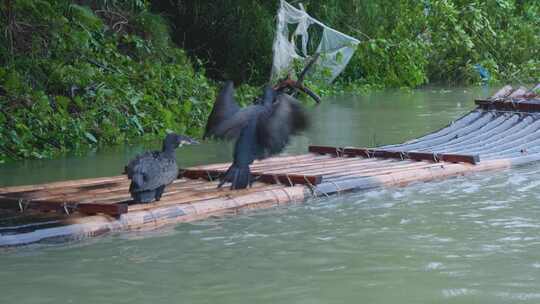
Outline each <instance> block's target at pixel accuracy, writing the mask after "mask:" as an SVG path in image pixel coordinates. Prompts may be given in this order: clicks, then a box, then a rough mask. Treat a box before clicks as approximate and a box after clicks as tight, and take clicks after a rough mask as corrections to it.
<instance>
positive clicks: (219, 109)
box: [204, 81, 308, 189]
mask: <svg viewBox="0 0 540 304" xmlns="http://www.w3.org/2000/svg"><path fill="white" fill-rule="evenodd" d="M307 125H308V119H307V116H306V114H305V112H304V110H303V107H302V105H301V104H300V103H299V102H298V101H296V99H294V98H292V97H291V96H289V95H287V94H282V93H280V92H278V91H276V90H274V89H272V88H271V87H269V86H267V87H265V89H264V94H263V96H262V99H261V100H257V101H256V103H255V104H253V105H250V106H248V107H245V108H240V107H239V106H238V104H237V102H236V101H235V99H234V87H233V83H232V82H231V81H228V82H227V83H226V84H225V86H224V87H223V89H222V90H221V92H220V94H219V96H218V97H217V99H216V102H215V104H214V108H213V110H212V113H211V114H210V117H209V118H208V122H207V125H206V132H205V134H204V137H208V136H215V137H217V138H225V139H234V138H237V140H236V144H235V147H234V154H233V157H234V161H233V164H232V165H231V167H229V169H228V170H227V172H226V173H225V175H224V176H223V177H222V178H221V183H220V184H219V187H221V186H222V185H223V184H224V183H227V182H230V183H231V189H243V188H246V187H247V186H248V185H251V183H252V182H253V179H252V177H251V175H250V171H249V165H250V164H251V163H253V161H254V160H255V159H262V158H265V157H268V156H270V155H273V154H277V153H280V152H281V151H282V150H283V149H284V148H285V146H286V145H287V144H288V142H289V137H290V135H291V134H295V133H297V132H299V131H302V130H304V129H305V128H306V127H307Z"/></svg>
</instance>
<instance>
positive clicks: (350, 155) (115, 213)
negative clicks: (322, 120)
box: [0, 84, 540, 247]
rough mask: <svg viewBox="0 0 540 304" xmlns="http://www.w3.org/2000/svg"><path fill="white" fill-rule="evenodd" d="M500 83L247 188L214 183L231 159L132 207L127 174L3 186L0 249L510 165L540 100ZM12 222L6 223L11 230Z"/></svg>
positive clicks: (533, 139) (536, 132) (271, 163)
mask: <svg viewBox="0 0 540 304" xmlns="http://www.w3.org/2000/svg"><path fill="white" fill-rule="evenodd" d="M538 90H540V84H539V85H537V86H535V87H534V88H532V89H530V90H529V89H526V88H523V87H520V88H517V89H514V88H512V87H510V86H506V87H504V88H503V89H501V90H500V91H498V92H497V93H496V94H495V95H493V96H492V97H491V98H489V99H485V100H476V104H477V106H478V107H477V108H476V109H475V110H473V111H471V112H469V113H467V114H466V115H464V116H463V117H461V118H460V119H458V120H456V121H455V122H453V123H451V124H450V125H448V126H447V127H445V128H443V129H440V130H438V131H435V132H433V133H430V134H427V135H425V136H423V137H420V138H417V139H414V140H411V141H408V142H405V143H402V144H397V145H387V146H382V147H378V148H354V147H328V146H310V147H309V153H308V154H303V155H296V156H278V157H273V158H269V159H265V160H263V161H256V162H255V163H254V164H253V165H252V166H251V170H252V172H253V175H254V176H256V177H257V182H255V183H254V185H253V187H251V188H249V189H245V190H236V191H231V190H229V189H227V188H220V189H218V188H217V182H216V181H214V180H215V179H216V178H217V177H218V176H219V175H220V174H222V173H224V172H225V171H226V169H227V168H228V166H229V164H228V163H223V164H212V165H204V166H197V167H192V168H187V169H184V170H181V172H180V173H179V174H180V176H179V178H178V179H177V180H176V181H175V182H174V183H173V184H171V185H170V186H168V187H167V189H166V192H165V193H164V195H163V197H162V199H161V201H159V202H155V203H151V204H134V203H133V202H132V201H131V198H130V196H129V192H128V188H129V180H128V179H127V178H126V177H125V176H113V177H106V178H92V179H84V180H73V181H64V182H55V183H48V184H42V185H30V186H16V187H4V188H0V218H1V219H3V221H2V222H0V223H2V224H0V247H6V246H17V245H24V244H30V243H37V242H65V241H69V240H80V239H83V238H88V237H94V236H99V235H103V234H106V233H110V232H114V231H132V230H140V229H153V228H156V227H160V226H163V225H168V224H174V223H181V222H189V221H195V220H199V219H204V218H207V217H210V216H214V215H219V216H221V215H226V214H236V213H238V212H242V211H243V210H249V209H261V208H269V207H273V206H277V205H281V204H289V203H293V202H303V201H305V200H307V199H308V198H311V197H319V196H328V195H333V194H339V193H343V192H349V191H361V190H366V189H372V188H377V187H390V186H404V185H407V184H409V183H412V182H417V181H431V180H436V179H443V178H448V177H451V176H460V175H465V174H468V173H472V172H479V171H487V170H497V169H505V168H510V167H511V166H515V165H520V164H525V163H529V162H534V161H538V160H540V145H539V143H540V99H539V97H538V95H537V93H536V92H538ZM9 223H12V225H11V226H10V225H9Z"/></svg>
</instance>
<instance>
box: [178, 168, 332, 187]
mask: <svg viewBox="0 0 540 304" xmlns="http://www.w3.org/2000/svg"><path fill="white" fill-rule="evenodd" d="M225 172H226V171H224V170H206V169H183V170H180V176H182V177H185V178H190V179H199V178H203V179H207V180H210V181H212V180H215V179H218V178H219V177H220V176H222V175H223V174H225ZM251 175H252V176H254V177H256V178H257V181H260V182H263V183H267V184H283V185H286V186H294V185H297V184H301V185H309V184H311V185H318V184H320V183H321V182H322V180H323V176H322V175H302V174H265V173H262V172H251Z"/></svg>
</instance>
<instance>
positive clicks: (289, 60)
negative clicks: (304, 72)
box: [272, 0, 360, 83]
mask: <svg viewBox="0 0 540 304" xmlns="http://www.w3.org/2000/svg"><path fill="white" fill-rule="evenodd" d="M358 43H360V42H359V41H358V40H357V39H355V38H353V37H350V36H348V35H345V34H343V33H340V32H338V31H336V30H334V29H332V28H330V27H328V26H326V25H324V24H323V23H321V22H320V21H318V20H317V19H315V18H313V17H311V16H310V15H308V14H307V13H306V11H305V10H304V8H303V7H302V5H301V4H300V9H297V8H295V7H294V6H292V5H290V4H289V3H287V2H285V1H283V0H282V1H281V5H280V8H279V11H278V15H277V29H276V36H275V38H274V45H273V47H272V48H273V53H274V59H273V63H272V80H276V79H279V78H282V77H284V76H286V75H287V74H288V73H290V72H291V71H292V70H294V69H295V67H296V65H297V64H299V65H303V63H304V62H306V59H308V58H309V57H311V56H312V55H313V54H315V53H319V54H320V56H319V59H318V60H317V62H316V71H317V72H316V73H317V75H318V77H319V78H322V79H323V80H325V81H327V82H329V83H330V82H332V81H334V79H335V78H336V77H337V76H338V75H339V74H340V73H341V72H342V71H343V69H345V67H346V66H347V64H348V63H349V60H350V59H351V57H352V55H353V54H354V51H355V50H356V46H357V45H358Z"/></svg>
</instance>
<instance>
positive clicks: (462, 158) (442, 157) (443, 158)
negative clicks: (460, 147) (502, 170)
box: [309, 146, 480, 165]
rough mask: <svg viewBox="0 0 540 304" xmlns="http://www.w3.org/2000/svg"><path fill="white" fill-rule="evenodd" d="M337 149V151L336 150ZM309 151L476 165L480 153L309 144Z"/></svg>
mask: <svg viewBox="0 0 540 304" xmlns="http://www.w3.org/2000/svg"><path fill="white" fill-rule="evenodd" d="M337 151H339V152H337ZM309 152H310V153H317V154H331V155H336V156H339V155H343V156H346V157H364V158H373V157H376V158H393V159H399V160H407V159H408V160H417V161H422V160H423V161H430V162H435V163H438V162H450V163H469V164H473V165H476V164H477V163H479V162H480V155H478V154H474V155H464V154H448V153H430V152H408V151H389V150H380V149H369V148H346V147H344V148H336V147H330V146H309Z"/></svg>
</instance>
